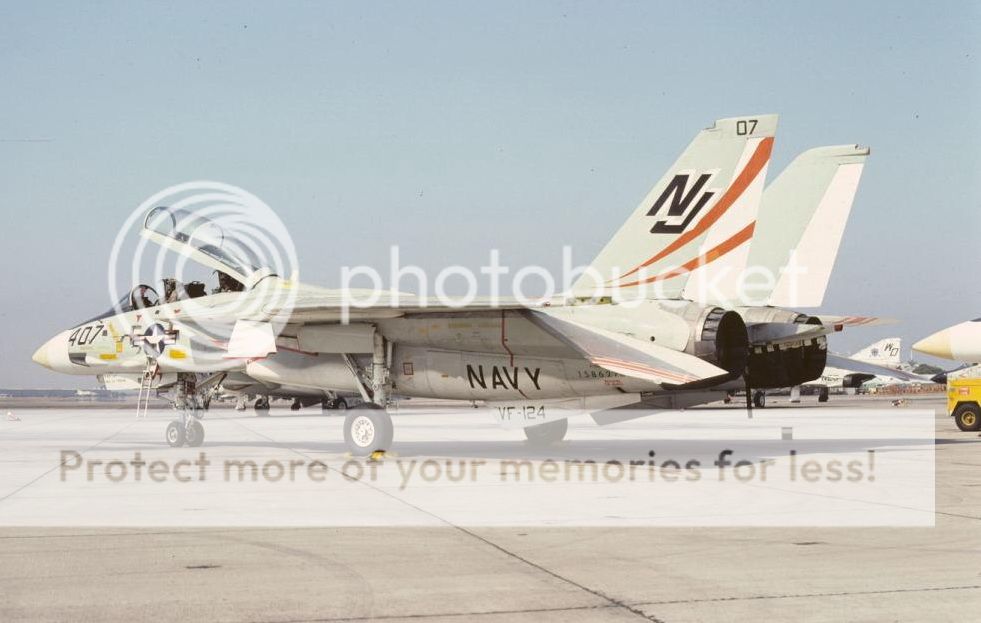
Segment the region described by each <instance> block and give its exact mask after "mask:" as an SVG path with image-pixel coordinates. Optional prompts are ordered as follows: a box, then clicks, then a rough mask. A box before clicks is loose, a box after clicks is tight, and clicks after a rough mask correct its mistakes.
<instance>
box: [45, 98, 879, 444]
mask: <svg viewBox="0 0 981 623" xmlns="http://www.w3.org/2000/svg"><path fill="white" fill-rule="evenodd" d="M776 125H777V117H776V115H758V116H749V117H738V118H729V119H721V120H718V121H716V122H715V123H714V124H713V125H712V127H709V128H707V129H705V130H703V131H701V132H700V133H699V134H698V135H697V136H696V138H695V139H694V140H693V141H692V143H691V144H690V145H689V146H688V148H687V149H686V150H685V151H684V152H683V153H682V155H681V156H680V157H679V158H678V160H677V161H676V162H675V163H674V165H673V166H672V167H671V168H670V169H669V171H668V172H667V173H666V174H665V175H664V176H663V177H662V178H661V179H660V180H659V181H658V182H657V184H655V185H654V187H653V188H652V189H651V191H650V192H649V194H648V195H647V196H646V197H645V198H644V199H643V200H642V201H641V203H640V205H639V206H638V207H637V208H636V210H635V211H634V212H633V213H632V214H631V215H630V217H629V218H628V219H627V220H626V222H625V223H624V224H623V226H622V227H621V228H620V229H619V231H617V232H616V234H615V235H614V237H613V238H612V240H610V242H609V243H608V244H607V245H606V246H605V248H603V250H602V251H601V252H600V254H599V256H598V257H597V258H596V259H595V260H594V261H593V263H592V264H591V265H590V267H589V270H587V271H586V272H585V273H583V274H582V276H581V277H580V278H579V279H578V281H576V282H575V283H574V284H573V285H572V287H571V288H570V289H569V290H568V291H566V292H564V293H563V294H562V295H560V296H556V297H552V298H550V299H548V300H543V301H540V302H536V303H534V304H522V303H519V302H517V301H515V300H503V301H500V300H499V301H487V300H471V301H469V302H468V303H467V304H465V305H462V306H461V305H448V304H442V303H440V304H436V303H433V302H432V301H429V300H425V299H422V298H419V297H414V296H411V295H404V294H403V295H400V294H392V293H378V294H379V295H378V296H376V297H375V300H374V302H373V303H372V304H371V305H367V306H365V305H352V304H351V302H350V300H348V299H349V298H350V297H351V295H352V293H351V292H350V291H349V290H327V289H323V288H318V287H313V286H309V285H305V284H302V283H298V282H296V281H295V280H293V279H290V278H289V277H288V276H285V275H277V274H275V273H274V272H273V271H271V270H270V269H269V268H268V267H265V266H261V265H257V263H255V262H254V261H253V260H252V259H250V258H251V257H252V255H251V254H250V253H248V249H243V248H242V246H241V245H236V244H235V241H233V240H229V239H228V237H227V236H223V235H218V236H215V235H214V234H213V233H212V234H210V235H208V236H201V235H198V233H197V232H198V231H199V230H200V229H201V228H203V227H207V228H208V229H209V230H211V231H213V230H214V229H215V228H216V225H215V224H214V223H210V224H209V223H206V222H205V219H203V218H201V217H198V216H195V215H194V214H191V213H187V212H185V211H183V210H177V209H171V208H169V207H166V206H159V207H155V208H154V209H152V210H150V211H149V212H148V214H147V215H146V218H145V221H144V223H143V227H142V230H141V235H142V236H143V237H144V238H146V239H148V240H150V241H153V242H156V243H158V244H160V245H163V246H165V247H167V248H169V249H171V250H173V251H176V252H178V253H180V254H182V255H183V256H185V257H187V258H190V259H192V260H195V261H197V262H199V263H201V264H203V265H204V266H206V267H208V268H210V269H213V270H217V271H220V272H219V274H220V276H221V277H222V278H223V280H224V283H225V285H226V287H222V288H219V289H218V290H217V291H216V292H215V293H212V294H201V295H200V296H197V297H187V298H182V299H180V300H176V301H172V302H166V303H162V302H159V301H158V300H157V298H156V296H155V294H156V293H155V291H154V290H153V289H152V288H150V287H149V286H146V285H137V286H136V287H135V288H134V290H133V292H132V294H131V295H130V296H128V297H126V298H124V300H122V301H120V303H119V304H117V305H116V306H115V307H114V308H113V309H111V310H110V311H108V312H106V313H105V314H102V315H100V316H98V317H97V318H94V319H92V320H89V321H87V322H85V323H82V324H80V325H78V326H76V327H74V328H72V329H69V330H67V331H63V332H61V333H59V334H58V335H56V336H55V337H53V338H51V340H50V341H48V342H47V343H46V344H44V345H43V346H42V347H41V348H40V349H38V351H37V353H36V354H35V355H34V360H35V361H37V362H38V363H40V364H41V365H44V366H46V367H48V368H50V369H52V370H56V371H58V372H65V373H69V374H105V373H111V374H143V375H144V378H147V377H151V378H156V379H158V380H157V381H156V383H157V386H158V387H161V386H163V385H169V386H171V387H172V388H173V391H174V392H175V394H176V396H177V400H176V403H175V404H177V405H178V406H179V407H181V408H180V409H179V412H180V419H178V420H175V421H173V422H171V423H170V424H169V425H168V427H167V432H166V440H167V442H168V443H169V444H170V445H173V446H179V445H182V444H188V445H191V446H196V445H200V444H201V443H202V441H203V437H204V429H203V427H202V425H201V423H200V421H199V420H200V418H201V416H202V415H203V413H202V411H201V410H199V409H197V408H196V406H197V404H198V400H197V399H196V398H198V397H200V396H202V395H204V394H205V393H207V392H209V391H213V390H214V388H215V387H217V386H219V385H220V383H221V381H222V379H223V378H225V377H226V376H227V375H233V374H234V375H245V376H247V377H248V378H250V379H254V380H256V381H257V382H261V383H265V384H277V385H284V386H292V387H304V388H310V389H313V390H319V391H324V392H344V391H351V392H358V393H359V394H360V395H361V396H362V397H363V398H364V401H365V402H364V404H363V405H360V406H359V408H356V409H351V410H349V411H348V415H347V416H346V420H345V423H344V438H345V441H346V443H347V446H348V447H349V448H350V450H351V452H352V453H354V454H357V455H367V454H370V453H372V452H375V451H380V450H385V449H387V448H389V446H390V445H391V443H392V438H393V426H392V421H391V419H390V417H389V415H388V414H387V412H386V407H387V406H388V405H389V403H390V401H391V399H392V396H393V395H394V394H397V395H399V396H407V397H432V398H445V399H462V400H467V401H474V402H477V403H483V404H485V405H487V406H488V407H490V409H491V411H492V413H494V414H496V417H497V418H498V419H499V420H500V421H501V423H502V424H504V425H508V426H519V427H522V428H523V429H524V431H525V433H526V436H527V438H528V439H529V440H530V441H532V442H537V443H551V442H556V441H559V440H561V439H563V437H564V436H565V433H566V429H567V420H566V418H567V417H569V416H570V415H572V414H575V413H583V412H588V413H590V414H591V415H592V417H593V419H594V420H595V421H596V422H597V423H599V424H601V425H602V424H608V423H613V422H617V421H622V420H624V419H629V418H630V417H637V416H638V415H639V414H646V413H651V412H653V411H656V410H658V409H678V408H684V407H687V406H691V405H696V404H703V403H707V402H710V401H714V400H718V399H721V398H723V397H725V396H726V394H727V393H729V392H732V391H734V390H736V389H751V388H761V389H762V388H773V387H788V386H792V385H799V384H802V383H805V382H807V381H811V380H814V379H816V378H818V377H819V376H820V375H821V372H822V370H823V369H824V367H825V360H826V355H827V344H826V336H827V335H828V334H829V333H831V332H834V331H839V330H841V329H842V328H843V327H844V326H846V325H849V324H870V322H871V320H870V319H868V318H863V317H853V316H847V317H845V316H831V317H828V316H825V317H819V316H813V315H808V314H804V313H801V312H798V311H794V310H792V309H790V308H789V307H791V306H796V307H814V306H817V305H820V303H821V301H822V299H823V296H824V292H825V289H826V287H827V283H828V279H829V276H830V274H831V269H832V266H833V264H834V260H835V257H836V255H837V251H838V246H839V243H840V240H841V236H842V233H843V231H844V227H845V222H846V220H847V218H848V215H849V212H850V210H851V206H852V202H853V198H854V196H855V192H856V189H857V186H858V182H859V179H860V176H861V173H862V169H863V166H864V163H865V160H866V158H867V156H868V153H869V151H868V149H865V148H859V147H857V146H852V145H847V146H836V147H821V148H816V149H812V150H809V151H807V152H805V153H804V154H802V155H801V156H799V157H798V158H797V159H796V160H794V161H793V162H792V163H791V164H790V165H789V166H788V167H787V169H785V170H784V172H783V173H782V174H781V175H780V176H779V178H778V179H777V180H775V181H774V182H773V184H772V185H771V186H769V187H766V188H765V178H766V171H767V167H768V165H769V162H770V154H771V150H772V146H773V140H774V134H775V131H776ZM764 188H765V192H764ZM791 264H793V265H795V266H797V267H803V270H796V271H788V270H786V267H787V266H789V265H791ZM747 267H752V268H753V269H754V270H757V271H763V272H766V271H769V273H770V274H771V275H774V278H773V279H771V280H770V281H769V282H764V283H762V284H757V287H755V288H754V290H753V292H754V296H755V300H754V301H753V302H751V303H745V302H742V303H740V302H737V301H741V300H743V299H741V298H739V293H738V292H736V288H737V281H738V280H737V279H735V278H732V277H727V278H725V279H722V280H721V286H718V285H717V287H715V288H714V289H711V292H712V293H711V294H710V295H707V294H706V292H707V291H709V290H710V289H708V288H706V287H705V286H706V284H711V283H714V284H718V283H719V282H720V279H719V278H720V277H721V276H726V275H727V274H729V273H731V274H732V275H737V274H739V273H740V271H743V270H744V269H747ZM651 286H655V288H654V291H655V292H656V294H653V295H652V294H650V292H651ZM199 294H200V293H199ZM236 297H237V298H236ZM233 299H235V300H237V301H238V303H237V304H235V305H233V306H231V307H227V303H228V301H230V300H233ZM226 309H233V310H235V311H234V312H233V313H229V312H227V311H224V310H226ZM204 322H221V323H224V324H225V325H226V326H227V327H229V332H228V333H229V335H230V337H229V338H228V339H227V340H221V339H215V338H214V336H213V334H212V333H211V332H208V331H206V330H203V329H202V326H203V323H204ZM165 379H166V380H165ZM747 394H748V392H747Z"/></svg>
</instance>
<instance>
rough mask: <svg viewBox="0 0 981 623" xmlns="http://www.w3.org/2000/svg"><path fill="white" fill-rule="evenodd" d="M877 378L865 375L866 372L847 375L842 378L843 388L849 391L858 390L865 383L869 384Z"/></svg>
mask: <svg viewBox="0 0 981 623" xmlns="http://www.w3.org/2000/svg"><path fill="white" fill-rule="evenodd" d="M874 378H875V375H874V374H865V373H864V372H854V373H852V374H846V375H845V376H843V377H841V386H842V387H845V388H847V389H858V388H859V387H861V386H862V384H863V383H867V382H868V381H871V380H872V379H874Z"/></svg>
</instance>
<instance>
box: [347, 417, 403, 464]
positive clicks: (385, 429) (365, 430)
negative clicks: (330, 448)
mask: <svg viewBox="0 0 981 623" xmlns="http://www.w3.org/2000/svg"><path fill="white" fill-rule="evenodd" d="M394 435H395V431H394V428H393V426H392V418H391V417H389V415H388V412H386V411H385V409H382V408H381V407H378V406H376V405H363V406H361V407H359V408H356V409H351V410H350V411H348V413H347V416H346V417H345V418H344V443H345V444H347V448H348V450H350V451H351V454H353V455H354V456H368V455H370V454H371V453H372V452H378V451H379V450H381V451H384V450H389V449H391V447H392V438H393V437H394Z"/></svg>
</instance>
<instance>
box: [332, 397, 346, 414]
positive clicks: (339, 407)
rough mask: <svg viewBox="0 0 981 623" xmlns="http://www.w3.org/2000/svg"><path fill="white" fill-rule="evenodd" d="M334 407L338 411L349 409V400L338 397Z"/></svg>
mask: <svg viewBox="0 0 981 623" xmlns="http://www.w3.org/2000/svg"><path fill="white" fill-rule="evenodd" d="M334 408H335V409H337V410H338V411H347V401H346V400H344V399H343V398H338V399H337V400H335V401H334Z"/></svg>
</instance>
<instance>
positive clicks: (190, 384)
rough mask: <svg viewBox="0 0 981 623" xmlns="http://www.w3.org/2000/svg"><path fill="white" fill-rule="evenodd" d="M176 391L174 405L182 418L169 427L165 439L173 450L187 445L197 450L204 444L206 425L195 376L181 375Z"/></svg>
mask: <svg viewBox="0 0 981 623" xmlns="http://www.w3.org/2000/svg"><path fill="white" fill-rule="evenodd" d="M176 389H177V397H176V399H175V400H174V403H173V404H174V408H175V409H177V411H178V412H179V413H180V418H179V419H177V420H173V421H172V422H171V423H170V424H168V425H167V431H166V433H165V435H164V438H165V439H166V440H167V445H169V446H170V447H172V448H178V447H180V446H183V445H185V444H186V445H188V446H190V447H192V448H197V447H198V446H200V445H201V444H203V443H204V425H202V424H201V413H202V410H201V408H200V406H199V405H198V396H197V393H196V392H195V390H196V387H195V383H194V376H193V375H189V376H185V375H183V374H181V375H179V376H178V380H177V388H176Z"/></svg>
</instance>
